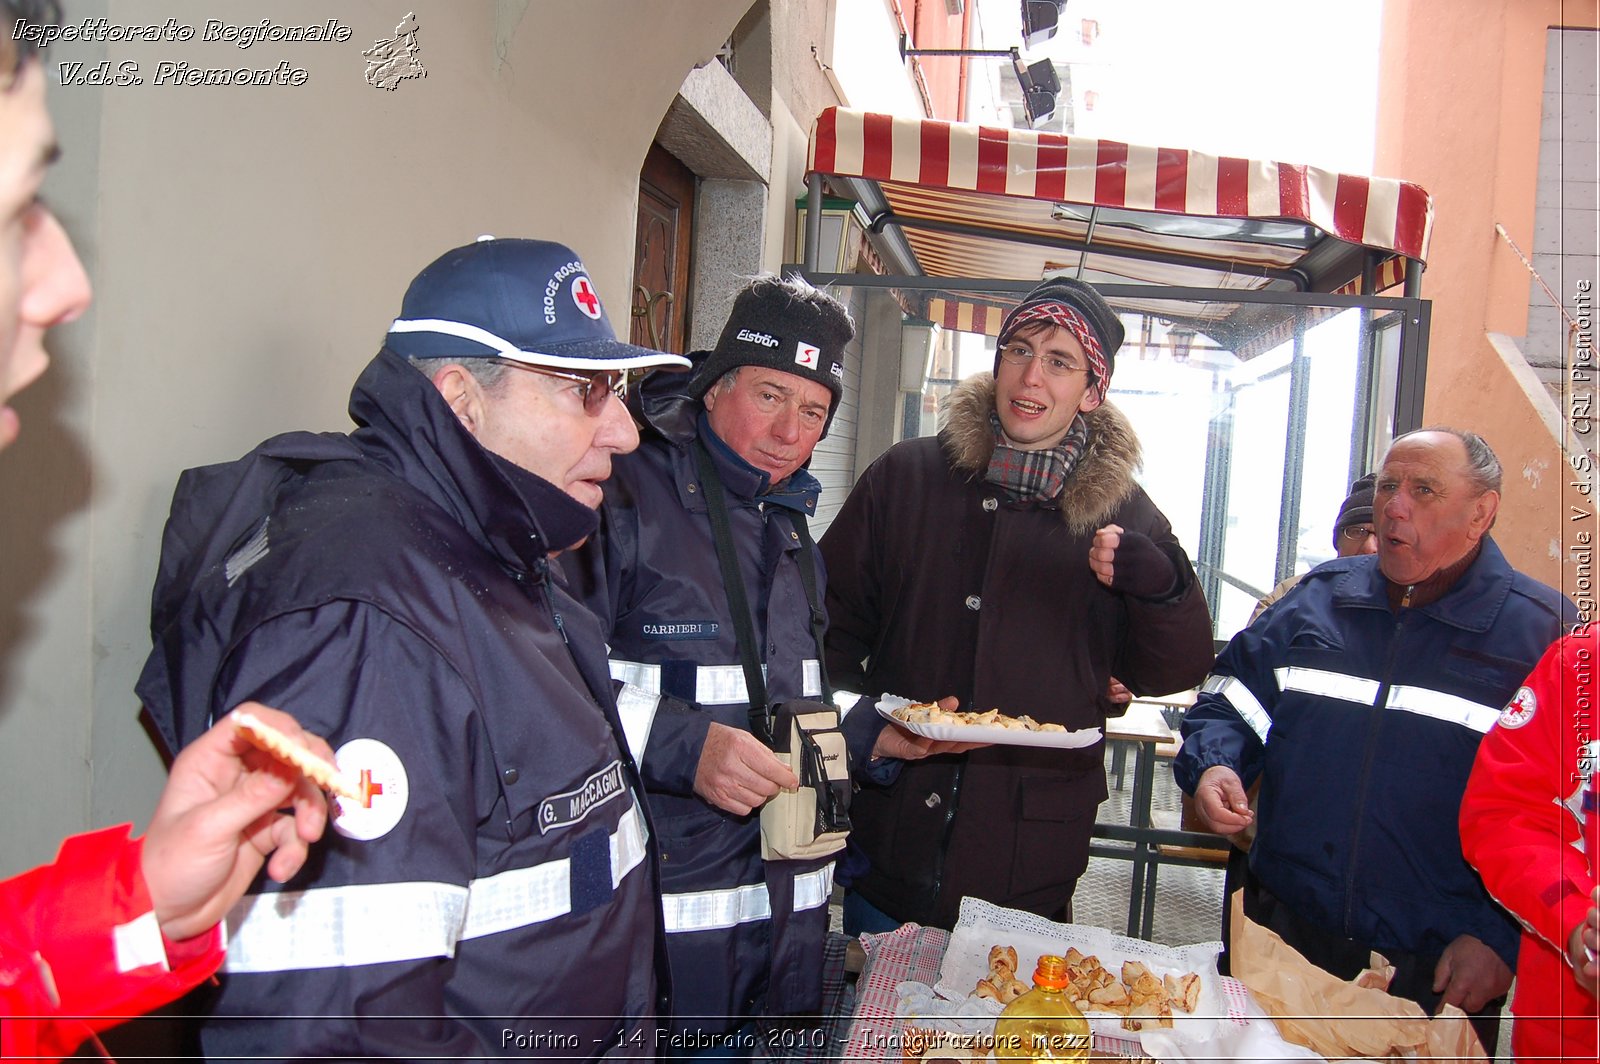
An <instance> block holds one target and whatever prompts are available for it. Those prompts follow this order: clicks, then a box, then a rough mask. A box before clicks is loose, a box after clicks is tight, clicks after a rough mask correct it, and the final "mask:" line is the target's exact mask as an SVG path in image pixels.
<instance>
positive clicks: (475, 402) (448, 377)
mask: <svg viewBox="0 0 1600 1064" xmlns="http://www.w3.org/2000/svg"><path fill="white" fill-rule="evenodd" d="M433 386H434V387H435V388H436V389H438V391H439V394H440V395H441V396H443V397H444V401H445V405H447V406H448V407H449V408H450V412H451V413H453V414H455V416H456V420H457V421H460V422H461V424H462V426H463V427H464V428H465V429H466V430H467V431H468V432H470V433H472V434H473V435H474V436H476V435H477V434H478V432H479V430H480V429H481V428H482V427H483V417H484V405H485V404H484V395H483V386H482V385H480V384H479V383H478V378H476V377H474V376H473V375H472V374H471V373H469V372H468V371H467V369H466V367H464V366H458V365H453V364H452V365H449V366H445V367H443V368H442V369H440V370H438V371H437V372H436V373H434V375H433Z"/></svg>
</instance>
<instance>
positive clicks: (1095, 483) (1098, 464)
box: [939, 373, 1144, 534]
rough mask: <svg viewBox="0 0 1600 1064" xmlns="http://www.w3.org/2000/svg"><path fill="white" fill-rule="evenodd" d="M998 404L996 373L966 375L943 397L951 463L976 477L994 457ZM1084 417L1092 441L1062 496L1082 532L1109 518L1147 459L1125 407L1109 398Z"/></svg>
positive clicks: (1073, 526) (943, 438)
mask: <svg viewBox="0 0 1600 1064" xmlns="http://www.w3.org/2000/svg"><path fill="white" fill-rule="evenodd" d="M993 409H994V375H993V374H991V373H979V374H975V375H973V376H971V377H969V378H967V379H966V380H965V381H963V382H962V383H961V384H960V385H958V386H957V387H956V390H955V391H953V392H951V393H950V395H949V397H948V398H947V399H946V400H945V402H944V410H943V415H944V427H943V428H942V429H940V431H939V440H940V442H941V443H942V444H943V446H944V450H945V454H947V455H948V456H949V457H950V463H951V464H952V465H954V466H955V467H956V468H957V469H960V470H963V471H965V472H967V473H970V474H971V475H972V476H973V477H974V478H978V477H982V476H983V474H984V473H985V471H987V470H988V468H989V457H990V455H992V454H993V453H994V430H993V429H992V428H991V427H990V425H989V413H990V411H992V410H993ZM1083 418H1084V421H1085V422H1087V423H1088V428H1089V438H1088V442H1087V443H1086V444H1085V445H1084V450H1083V455H1082V457H1081V458H1079V459H1078V465H1077V467H1076V468H1075V469H1073V471H1072V475H1071V476H1070V477H1068V478H1067V483H1066V487H1064V488H1063V489H1062V490H1061V497H1060V499H1058V500H1057V506H1058V508H1059V510H1060V512H1061V519H1062V520H1063V521H1064V522H1066V525H1067V528H1068V529H1070V530H1071V531H1072V532H1074V533H1077V534H1082V533H1086V532H1092V531H1094V530H1095V529H1097V528H1099V527H1101V526H1102V525H1104V524H1105V522H1106V520H1107V519H1108V518H1109V517H1110V516H1111V515H1112V513H1114V512H1115V511H1116V509H1117V507H1118V506H1121V505H1122V503H1123V502H1124V501H1126V500H1127V498H1128V496H1129V495H1131V494H1132V493H1133V489H1134V487H1135V486H1136V482H1135V480H1134V473H1136V472H1137V471H1138V470H1139V468H1140V467H1141V466H1142V465H1143V463H1144V454H1143V451H1142V450H1141V449H1140V447H1139V437H1138V436H1137V435H1135V434H1134V431H1133V426H1132V425H1130V424H1128V419H1127V418H1126V417H1124V416H1123V414H1122V411H1120V410H1118V409H1117V408H1116V407H1115V406H1113V405H1111V404H1110V403H1101V404H1100V405H1099V406H1098V407H1096V408H1095V409H1093V410H1091V411H1089V412H1088V413H1087V414H1085V415H1083Z"/></svg>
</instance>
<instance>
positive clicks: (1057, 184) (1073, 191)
mask: <svg viewBox="0 0 1600 1064" xmlns="http://www.w3.org/2000/svg"><path fill="white" fill-rule="evenodd" d="M807 172H808V174H821V175H823V176H824V178H825V179H826V182H827V184H828V185H829V186H831V189H832V191H833V192H834V193H836V194H840V195H844V196H847V197H849V198H851V199H853V200H855V201H856V202H857V203H858V204H860V211H861V213H862V215H863V216H864V220H865V221H866V222H867V223H868V225H869V226H870V228H871V230H872V232H873V233H874V234H876V236H875V243H876V247H877V251H878V252H879V254H880V255H881V257H882V258H883V260H884V265H885V267H886V272H888V273H891V274H905V275H909V276H916V277H928V278H939V277H950V278H982V279H990V280H1006V281H1035V280H1038V279H1040V278H1042V277H1045V276H1049V275H1054V274H1066V275H1070V276H1075V277H1079V278H1081V279H1083V280H1085V281H1089V282H1091V283H1094V284H1118V285H1152V286H1162V287H1182V288H1205V289H1214V290H1229V289H1235V290H1238V289H1245V290H1258V291H1310V292H1330V293H1331V292H1338V293H1341V294H1359V293H1360V290H1361V286H1362V283H1361V282H1362V277H1363V275H1364V273H1365V272H1366V271H1367V270H1368V269H1369V268H1370V269H1371V270H1372V271H1373V275H1374V276H1375V277H1376V279H1377V283H1375V284H1374V285H1373V286H1372V287H1373V290H1374V293H1376V292H1382V291H1383V290H1384V289H1386V288H1388V287H1390V286H1392V285H1394V284H1397V283H1399V282H1400V281H1401V279H1402V278H1403V276H1404V272H1405V265H1406V263H1407V261H1408V260H1409V261H1414V262H1417V263H1419V264H1420V263H1421V262H1422V261H1423V260H1425V258H1426V256H1427V247H1428V238H1429V235H1430V233H1431V230H1432V225H1433V202H1432V200H1431V198H1430V197H1429V196H1428V193H1427V192H1426V191H1424V190H1423V189H1422V188H1421V187H1419V186H1417V185H1414V184H1411V183H1409V182H1405V181H1398V180H1393V179H1389V178H1379V177H1363V176H1354V175H1349V174H1338V173H1334V172H1332V171H1329V170H1323V169H1319V168H1317V167H1312V166H1303V165H1298V164H1292V163H1280V162H1267V161H1261V160H1254V159H1239V158H1231V157H1227V156H1216V155H1208V154H1205V153H1203V152H1198V151H1188V150H1184V149H1177V148H1152V147H1143V146H1140V145H1133V144H1125V143H1122V142H1120V141H1113V140H1104V139H1096V138H1093V137H1076V136H1068V135H1063V134H1058V133H1042V132H1036V131H1034V130H1028V129H1008V128H1002V127H997V126H980V125H973V124H963V123H952V122H943V121H937V120H933V119H917V118H899V117H895V116H891V115H881V114H871V113H867V112H863V111H854V110H849V109H846V108H840V107H831V108H828V109H827V110H825V111H823V112H822V113H821V114H820V115H819V116H818V117H817V121H816V124H815V125H814V127H813V129H812V133H811V143H810V150H809V154H808V157H807ZM1368 294H1372V293H1368ZM1152 295H1154V293H1153V292H1152ZM1117 305H1118V306H1119V308H1120V309H1125V310H1130V311H1132V310H1140V309H1151V308H1141V307H1140V306H1139V301H1138V300H1119V301H1118V304H1117ZM1152 307H1153V305H1152ZM1006 308H1007V301H1006V300H1005V299H1004V297H998V298H996V299H994V300H992V301H985V300H982V299H971V298H968V297H966V296H964V295H960V294H957V293H951V294H950V295H949V297H948V298H945V297H941V296H937V295H935V296H933V297H932V298H930V299H928V300H927V307H926V312H927V316H928V317H929V318H931V319H933V320H935V321H939V322H941V323H943V324H946V325H948V326H949V327H952V328H959V329H963V330H964V331H973V332H988V333H992V332H993V331H994V329H995V328H997V327H998V322H999V318H1000V317H1001V316H1003V314H1004V312H1005V310H1006ZM1233 309H1234V308H1229V307H1226V306H1223V305H1221V304H1212V307H1211V313H1212V315H1214V316H1216V317H1217V318H1218V319H1222V318H1228V317H1231V316H1232V310H1233ZM1152 312H1153V311H1152ZM1244 317H1246V318H1249V319H1251V320H1252V321H1253V322H1254V324H1253V325H1252V327H1251V328H1250V330H1249V331H1250V332H1252V333H1253V332H1255V331H1256V329H1257V328H1258V327H1260V326H1262V325H1264V322H1261V321H1259V320H1258V319H1260V317H1261V315H1260V314H1258V313H1256V312H1253V311H1245V312H1244ZM1241 324H1242V323H1241ZM1213 331H1214V330H1213ZM1232 339H1233V340H1234V341H1236V342H1243V340H1244V337H1243V336H1236V337H1233V338H1232Z"/></svg>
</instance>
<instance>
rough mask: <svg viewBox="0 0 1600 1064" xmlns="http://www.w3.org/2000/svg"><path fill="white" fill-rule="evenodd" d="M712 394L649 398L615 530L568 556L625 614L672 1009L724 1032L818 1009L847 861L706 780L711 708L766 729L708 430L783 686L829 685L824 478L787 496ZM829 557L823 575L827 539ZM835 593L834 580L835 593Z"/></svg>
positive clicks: (613, 628) (698, 1026)
mask: <svg viewBox="0 0 1600 1064" xmlns="http://www.w3.org/2000/svg"><path fill="white" fill-rule="evenodd" d="M698 410H699V404H698V403H692V402H688V401H683V400H681V399H677V398H669V399H663V400H661V401H660V402H659V404H657V405H653V406H651V407H649V413H650V414H651V415H652V420H651V424H652V426H653V427H652V428H648V429H647V430H646V433H645V438H644V442H643V443H642V444H641V445H640V447H639V449H638V450H637V451H636V452H634V453H633V454H630V455H625V456H623V457H621V458H619V459H618V460H617V461H616V462H615V463H614V464H613V469H612V476H611V479H610V480H608V481H607V482H606V485H605V494H606V501H605V503H604V505H603V506H602V507H601V530H600V534H599V535H598V536H596V537H595V538H594V539H593V540H591V541H590V542H589V543H588V544H587V545H585V546H584V547H583V548H582V549H581V550H580V551H578V552H576V553H575V554H574V555H573V556H572V557H571V559H570V561H568V562H566V563H565V564H567V566H568V568H569V571H570V572H571V573H572V574H573V582H574V586H575V587H576V588H578V589H579V590H580V594H581V595H582V596H583V597H584V599H585V601H586V602H587V603H588V604H589V606H590V608H591V609H592V610H593V611H594V612H595V613H596V614H597V615H598V616H599V617H600V618H601V624H602V626H603V627H606V628H607V629H608V630H609V633H610V638H609V642H610V647H611V651H610V652H611V670H612V676H613V677H614V678H615V679H616V680H618V681H619V682H620V683H621V684H622V687H621V690H620V693H619V695H618V708H619V711H620V712H621V715H622V718H623V726H624V728H626V729H627V731H628V737H629V742H630V744H631V745H632V747H633V749H634V751H635V754H636V756H639V763H640V770H641V772H642V773H643V776H644V781H645V786H646V788H647V789H648V792H649V802H650V807H651V811H652V814H653V822H654V824H655V826H656V829H657V832H658V835H659V838H660V842H661V852H662V865H661V877H662V888H663V890H664V891H665V897H664V898H663V915H664V922H665V925H666V929H667V943H668V951H669V953H670V955H671V961H672V972H673V986H674V995H673V1003H674V1009H675V1013H676V1017H675V1021H674V1026H675V1027H676V1028H677V1029H681V1030H703V1031H718V1030H723V1029H728V1028H732V1027H737V1026H738V1025H739V1024H740V1022H742V1021H741V1020H740V1017H744V1016H748V1015H752V1014H763V1013H765V1014H771V1015H782V1014H792V1013H805V1012H815V1011H816V1010H817V1009H818V1007H819V1006H820V1003H821V964H822V943H823V939H824V937H825V936H826V934H827V929H828V909H827V902H828V896H829V893H830V891H831V888H832V882H833V861H832V859H827V860H822V861H815V862H770V863H764V862H763V861H762V860H761V852H760V839H761V831H760V822H759V820H760V818H759V813H751V814H750V815H748V816H743V817H740V816H734V815H732V814H730V813H725V812H723V811H721V810H719V809H717V808H715V807H713V806H712V805H710V804H709V803H707V802H706V801H704V800H702V799H701V798H699V797H698V796H696V795H695V793H694V776H695V769H696V766H697V765H698V764H699V760H700V752H701V749H702V747H703V746H704V743H705V736H706V731H707V729H708V728H709V726H710V724H711V723H712V722H713V721H715V722H717V723H719V724H724V725H727V726H729V727H733V728H739V729H742V730H745V731H748V730H750V724H749V702H748V694H747V692H746V689H745V681H744V672H743V669H742V667H741V663H740V657H739V646H738V637H737V635H736V633H735V630H734V627H733V625H732V623H731V622H730V612H729V607H728V599H727V593H726V591H725V589H724V587H723V580H722V570H721V567H720V565H719V563H718V560H717V553H716V546H715V543H714V542H713V539H712V533H711V524H710V519H709V517H708V512H707V503H706V496H705V492H704V490H703V489H702V487H701V485H700V483H699V474H698V472H697V469H696V466H695V459H694V456H693V452H692V450H691V446H690V445H691V441H692V440H693V439H694V438H695V435H696V434H697V433H699V434H701V435H702V436H703V437H704V438H706V439H707V442H708V450H709V452H710V454H711V457H712V460H713V462H714V463H715V465H716V468H717V470H718V473H719V475H720V477H721V480H722V483H723V488H724V494H725V497H726V499H727V504H728V510H729V522H730V524H731V526H732V528H731V531H732V537H733V543H734V548H735V552H736V553H737V555H738V558H739V565H740V571H741V573H742V575H743V578H744V584H745V589H746V594H747V596H748V598H749V600H750V607H751V610H752V612H753V613H754V615H755V616H754V618H753V624H754V629H755V635H756V639H757V642H758V645H759V647H760V650H761V652H762V654H763V657H764V664H765V666H766V685H767V693H768V699H769V701H770V702H772V703H781V702H784V701H787V700H790V699H795V698H811V699H817V698H821V697H823V690H822V683H821V672H820V665H819V662H818V649H817V645H816V641H815V638H814V636H813V634H812V630H811V622H810V607H809V605H808V603H807V598H806V593H805V588H804V585H803V583H802V580H801V574H800V566H799V562H798V556H799V552H800V551H801V550H803V549H805V548H804V547H803V546H802V541H801V539H800V537H799V535H798V534H797V532H796V528H795V521H794V517H795V515H796V514H803V515H809V514H811V513H812V512H813V511H814V509H815V506H816V499H817V491H818V489H817V486H816V481H815V480H814V479H813V478H812V477H811V476H810V474H809V473H807V472H806V471H805V470H803V469H802V470H799V471H797V472H796V473H794V474H793V475H791V476H790V477H789V478H788V479H787V480H786V481H785V482H784V484H783V485H781V486H780V492H783V493H785V504H779V503H777V502H775V501H773V499H774V496H773V494H772V493H770V492H769V487H770V486H769V485H768V483H767V477H766V475H765V474H764V473H762V472H761V471H759V470H756V469H755V468H753V467H752V466H750V465H749V464H748V463H746V462H744V461H743V460H742V459H740V458H739V457H738V455H737V454H735V453H734V452H733V451H732V450H731V449H730V448H728V447H727V446H726V445H725V444H723V443H722V442H721V441H720V440H718V439H716V437H715V435H714V434H712V433H711V432H710V429H709V427H708V426H707V425H706V424H705V421H704V419H703V417H701V416H698V414H697V412H698ZM813 561H814V564H815V566H816V572H817V578H818V581H819V584H820V582H821V581H822V579H823V576H822V573H823V569H822V561H821V558H820V556H819V555H818V554H817V553H816V552H815V550H814V549H813ZM821 595H822V589H821V587H820V586H819V588H818V601H819V607H820V601H821ZM856 717H857V714H854V713H852V714H851V718H852V728H851V730H850V733H849V734H850V738H851V740H852V741H851V755H852V758H854V759H864V757H865V749H864V748H866V749H869V748H870V746H871V743H872V740H873V739H874V738H875V737H876V735H877V730H878V728H876V727H869V728H867V729H866V730H864V731H863V730H861V729H860V727H859V726H860V725H862V724H870V723H871V721H868V720H867V719H866V718H867V717H872V718H874V719H877V718H876V715H875V714H872V713H870V710H869V711H867V712H866V713H864V714H862V715H861V719H860V720H856V719H855V718H856ZM879 723H880V724H881V720H880V721H879Z"/></svg>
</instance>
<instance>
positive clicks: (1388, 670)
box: [1342, 585, 1414, 938]
mask: <svg viewBox="0 0 1600 1064" xmlns="http://www.w3.org/2000/svg"><path fill="white" fill-rule="evenodd" d="M1413 586H1414V585H1413ZM1411 591H1412V588H1411V587H1407V588H1406V593H1405V596H1404V597H1403V598H1402V599H1401V600H1400V607H1401V609H1405V608H1406V606H1407V604H1408V603H1409V602H1410V601H1411ZM1405 621H1406V615H1405V614H1404V613H1401V614H1400V615H1399V616H1397V617H1396V618H1395V621H1394V638H1393V639H1391V640H1390V641H1389V659H1388V661H1386V662H1385V663H1384V666H1383V679H1382V680H1380V681H1379V683H1378V694H1377V697H1376V698H1375V699H1374V700H1373V703H1372V710H1373V712H1372V720H1371V722H1370V723H1369V724H1368V725H1367V742H1366V747H1365V748H1364V749H1363V750H1362V753H1361V775H1360V776H1359V777H1358V778H1357V781H1356V800H1357V801H1358V802H1360V803H1361V804H1362V805H1365V804H1366V800H1367V785H1368V782H1369V781H1370V780H1371V777H1372V757H1373V754H1375V753H1376V752H1377V748H1378V732H1379V730H1380V729H1381V728H1382V727H1383V716H1384V709H1383V704H1384V703H1385V702H1386V701H1388V698H1389V683H1390V681H1391V680H1392V679H1393V678H1394V663H1395V659H1396V658H1397V657H1398V656H1399V654H1400V633H1401V631H1402V629H1404V627H1405ZM1350 820H1351V823H1350V857H1349V859H1348V860H1347V861H1346V862H1345V872H1344V927H1343V931H1342V933H1343V935H1344V937H1345V938H1352V937H1354V936H1353V935H1352V933H1351V928H1350V919H1351V916H1352V915H1353V914H1354V911H1355V884H1356V854H1357V853H1358V852H1359V847H1360V845H1361V820H1362V818H1361V817H1360V816H1359V815H1357V816H1353V817H1351V818H1350Z"/></svg>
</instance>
